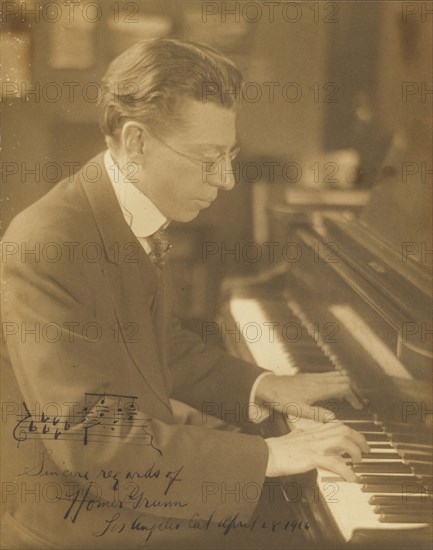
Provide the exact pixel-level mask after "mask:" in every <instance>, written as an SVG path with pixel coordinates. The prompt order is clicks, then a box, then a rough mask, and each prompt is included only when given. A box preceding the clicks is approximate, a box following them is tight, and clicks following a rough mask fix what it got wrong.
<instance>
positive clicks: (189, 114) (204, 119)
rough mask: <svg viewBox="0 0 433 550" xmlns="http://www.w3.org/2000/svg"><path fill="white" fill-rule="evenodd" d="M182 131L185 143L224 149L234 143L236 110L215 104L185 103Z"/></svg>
mask: <svg viewBox="0 0 433 550" xmlns="http://www.w3.org/2000/svg"><path fill="white" fill-rule="evenodd" d="M182 118H183V121H184V124H183V125H182V126H183V128H182V131H181V132H180V134H181V135H182V137H183V138H184V139H185V141H188V142H191V143H197V142H199V143H200V144H201V145H209V146H215V147H221V148H226V147H227V146H231V145H233V144H234V143H235V142H236V110H235V109H228V108H226V107H223V106H222V105H218V104H216V103H204V102H200V101H192V100H191V101H185V103H184V106H183V117H182Z"/></svg>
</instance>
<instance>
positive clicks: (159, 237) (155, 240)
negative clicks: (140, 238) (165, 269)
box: [148, 228, 173, 269]
mask: <svg viewBox="0 0 433 550" xmlns="http://www.w3.org/2000/svg"><path fill="white" fill-rule="evenodd" d="M148 239H149V241H150V243H151V245H152V250H151V251H150V253H149V257H150V260H151V261H152V262H153V263H154V264H155V265H156V266H157V267H159V268H160V269H161V268H162V266H163V265H164V264H165V262H166V261H167V256H168V252H169V251H170V249H171V248H172V247H173V245H172V244H170V241H169V240H168V237H167V231H166V230H165V229H162V228H161V229H158V231H156V232H155V233H154V234H153V235H150V237H148Z"/></svg>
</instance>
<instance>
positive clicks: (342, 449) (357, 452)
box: [325, 437, 362, 462]
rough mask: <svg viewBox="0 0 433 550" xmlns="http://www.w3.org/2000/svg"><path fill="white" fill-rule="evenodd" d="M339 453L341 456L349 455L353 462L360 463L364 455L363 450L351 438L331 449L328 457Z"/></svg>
mask: <svg viewBox="0 0 433 550" xmlns="http://www.w3.org/2000/svg"><path fill="white" fill-rule="evenodd" d="M335 452H337V453H338V454H340V455H343V454H345V453H347V454H348V455H350V457H351V459H352V462H360V461H361V458H362V455H361V449H360V448H359V447H358V445H356V443H354V442H353V441H351V440H350V439H349V438H346V437H345V438H343V439H342V440H341V441H340V442H339V443H338V444H337V445H336V446H335V447H334V446H333V447H330V448H328V450H327V451H326V453H325V454H326V455H330V454H335Z"/></svg>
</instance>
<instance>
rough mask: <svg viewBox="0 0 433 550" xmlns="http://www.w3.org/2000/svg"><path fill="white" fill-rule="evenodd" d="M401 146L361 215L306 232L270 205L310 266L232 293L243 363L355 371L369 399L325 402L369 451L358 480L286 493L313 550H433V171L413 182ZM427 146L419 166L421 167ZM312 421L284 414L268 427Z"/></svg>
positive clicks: (226, 316)
mask: <svg viewBox="0 0 433 550" xmlns="http://www.w3.org/2000/svg"><path fill="white" fill-rule="evenodd" d="M427 143H428V142H427ZM402 144H406V145H407V140H406V141H405V140H402V139H401V136H397V138H396V139H394V143H393V146H392V147H391V152H390V154H389V155H388V157H387V159H385V162H384V169H382V170H381V171H380V176H378V181H377V183H376V185H375V186H374V187H373V189H372V191H371V196H370V200H369V202H368V204H367V205H366V206H365V207H363V209H362V210H361V213H360V214H359V215H353V212H346V211H344V210H343V211H341V210H340V211H338V212H337V211H333V210H332V209H329V210H327V211H322V212H315V213H314V215H312V216H309V217H306V218H305V219H304V220H302V221H300V220H299V216H298V217H296V216H295V218H296V223H293V221H292V219H291V216H290V214H289V213H288V211H287V209H286V206H285V205H282V204H276V205H275V204H274V205H271V206H270V212H271V215H273V216H274V217H275V219H278V223H279V224H280V225H281V226H282V227H283V234H285V235H286V241H287V242H292V243H296V246H297V247H299V248H298V254H297V256H298V260H297V261H296V262H293V261H292V262H287V261H284V260H283V261H281V259H280V261H279V262H275V264H273V265H268V266H267V267H266V268H265V269H263V270H261V271H259V272H258V273H257V274H254V275H252V276H250V277H244V278H242V277H241V278H237V279H231V280H230V279H228V280H226V281H225V284H224V285H223V290H222V296H221V303H222V306H221V310H220V319H219V320H220V321H222V322H223V323H224V325H223V326H224V327H227V328H228V331H227V336H226V338H225V340H226V346H227V348H228V349H229V351H230V352H231V353H234V354H236V355H237V356H239V357H242V358H243V359H247V360H250V361H252V362H254V363H256V364H258V365H259V366H261V367H264V368H266V369H269V370H270V371H273V372H275V373H277V374H285V375H296V374H297V373H306V372H327V371H331V370H334V369H337V370H342V371H344V372H345V373H347V374H348V375H349V376H350V379H351V383H352V388H353V391H354V393H355V395H356V396H357V397H358V399H359V400H360V404H361V406H362V407H361V408H359V409H355V408H352V407H351V405H349V404H348V403H347V402H345V401H344V402H343V401H338V400H329V401H327V402H324V403H320V405H321V406H324V407H327V408H329V409H330V410H332V411H333V412H334V413H335V415H336V417H337V418H338V419H339V420H341V421H343V422H345V423H347V424H348V425H350V426H351V427H352V428H353V429H355V430H358V431H359V432H361V433H362V434H364V436H365V437H366V439H367V441H368V443H369V447H370V452H369V453H368V454H365V455H363V457H362V460H361V462H359V463H354V464H351V467H352V469H353V471H354V472H355V474H356V476H357V482H356V483H349V482H346V481H344V480H343V479H342V478H339V477H338V476H337V475H335V474H333V473H332V472H329V471H326V470H317V471H313V472H309V473H307V474H303V475H302V476H294V477H291V478H288V479H281V487H282V490H283V492H287V487H292V486H293V485H290V482H291V483H293V482H297V483H299V487H301V488H302V487H305V490H303V491H301V492H302V495H301V497H299V498H294V495H293V494H285V497H286V500H287V502H288V505H291V506H292V507H295V509H296V513H299V514H301V516H302V517H303V518H304V519H305V521H308V522H309V525H310V529H309V530H308V531H306V533H307V536H308V541H307V543H308V542H310V543H311V545H312V546H313V545H314V547H319V548H320V547H323V548H339V547H344V548H345V547H348V548H350V547H357V548H362V547H372V548H381V547H384V548H387V547H389V548H391V547H392V548H410V547H413V548H431V546H432V540H433V539H432V523H433V521H432V520H433V508H432V504H433V483H432V482H433V458H432V453H433V445H432V443H433V442H432V427H433V422H432V416H433V402H432V388H433V385H432V377H433V352H432V305H433V299H432V254H431V249H432V229H431V217H432V213H431V208H432V185H431V175H430V181H425V179H424V181H423V179H422V178H421V177H419V178H418V179H416V180H415V179H414V180H413V181H410V182H408V181H403V178H402V177H401V169H400V170H399V169H398V166H399V163H401V161H402V159H408V156H407V152H406V156H404V154H403V152H402ZM419 145H420V148H419V149H418V156H412V157H409V158H411V161H413V162H415V161H416V159H418V160H419V162H420V163H421V162H422V160H421V159H423V160H425V159H428V158H429V157H428V156H425V157H423V155H422V152H421V153H420V151H425V150H426V149H425V144H419ZM421 145H423V147H422V148H421ZM418 160H417V161H418ZM428 177H429V176H428V175H427V178H428ZM284 232H285V233H284ZM429 251H430V252H429ZM271 325H272V327H273V328H272V330H271V329H270V327H271ZM252 327H253V328H252ZM230 330H232V332H229V331H230ZM234 334H237V337H235V336H234ZM308 422H311V421H308V420H300V421H299V422H290V421H287V419H285V418H283V417H282V416H281V417H280V418H278V419H277V421H274V422H272V423H271V422H270V421H269V422H262V423H261V424H260V430H261V432H262V434H263V435H264V436H271V435H272V436H275V435H278V434H280V435H281V434H282V433H284V432H286V433H287V431H288V430H292V429H308ZM349 464H350V463H349ZM288 483H289V485H288ZM285 488H286V489H285ZM295 496H299V494H298V495H295Z"/></svg>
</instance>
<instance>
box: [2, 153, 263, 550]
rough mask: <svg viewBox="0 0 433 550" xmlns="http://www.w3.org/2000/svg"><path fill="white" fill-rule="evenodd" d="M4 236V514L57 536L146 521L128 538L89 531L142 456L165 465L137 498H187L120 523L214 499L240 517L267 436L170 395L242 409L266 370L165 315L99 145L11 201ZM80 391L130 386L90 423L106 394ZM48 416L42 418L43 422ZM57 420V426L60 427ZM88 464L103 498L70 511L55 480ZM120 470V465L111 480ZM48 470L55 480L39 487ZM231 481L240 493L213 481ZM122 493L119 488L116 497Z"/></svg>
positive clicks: (249, 507) (83, 540)
mask: <svg viewBox="0 0 433 550" xmlns="http://www.w3.org/2000/svg"><path fill="white" fill-rule="evenodd" d="M4 241H5V243H9V246H10V248H9V249H8V250H9V251H10V252H11V253H10V254H9V255H8V257H7V258H5V260H4V262H3V308H4V325H3V326H4V327H7V328H6V330H5V334H4V335H3V340H4V341H5V342H6V348H7V352H8V355H9V358H10V363H11V365H12V368H13V372H14V375H15V378H16V381H17V389H18V390H19V392H20V394H21V396H20V395H17V394H16V392H15V389H14V387H13V386H14V384H15V382H14V381H13V379H12V378H9V374H8V367H7V364H6V362H5V366H4V371H5V377H6V378H7V379H8V380H9V384H8V387H7V388H6V389H5V390H4V391H5V393H6V395H4V396H3V401H5V400H6V401H7V402H8V403H9V405H8V406H9V409H8V410H9V411H10V412H11V414H9V416H8V423H7V424H6V428H5V429H4V430H3V432H4V435H3V437H4V439H5V442H6V443H7V444H8V447H7V448H8V450H7V456H6V458H4V464H5V462H7V467H6V468H5V471H6V474H4V480H5V481H7V482H8V483H9V485H8V490H9V493H8V495H7V498H6V506H7V510H8V514H9V515H8V522H11V521H12V519H11V516H12V517H13V518H14V519H13V521H14V522H15V521H17V522H19V525H21V527H20V528H21V530H22V532H23V533H24V532H27V531H28V532H29V533H33V534H35V536H36V537H40V538H41V540H43V541H46V543H47V544H48V543H50V544H53V545H54V546H58V547H61V546H62V544H63V545H65V547H68V548H72V547H74V544H75V545H77V547H78V546H81V547H89V548H93V547H97V546H98V544H99V545H101V546H103V547H107V548H108V547H111V546H110V544H113V545H114V546H113V547H124V548H126V547H127V543H126V542H125V541H128V540H135V543H131V544H132V545H133V546H134V544H137V537H139V536H140V537H141V539H140V540H143V534H142V533H138V534H137V533H134V532H132V531H131V535H130V537H129V538H128V536H129V535H125V537H123V534H122V535H118V534H117V533H116V534H113V541H112V542H109V541H111V539H109V537H110V536H111V534H110V533H109V534H106V535H105V536H104V537H101V538H98V537H95V536H94V535H92V533H95V532H99V531H101V530H102V529H103V527H104V526H105V525H106V523H105V522H106V521H107V518H109V517H111V516H112V515H113V514H114V513H115V512H118V511H119V510H117V509H116V510H113V509H110V508H106V507H104V506H102V504H100V503H101V502H110V501H112V500H113V494H114V493H113V491H116V490H117V491H118V492H119V491H120V493H122V491H126V489H125V485H126V480H125V479H123V477H124V476H125V474H126V472H143V471H144V470H146V469H148V467H149V466H150V465H152V464H154V466H153V470H154V471H155V470H156V469H159V470H160V472H161V475H160V476H159V477H157V476H156V477H153V478H152V479H146V480H145V481H146V482H145V483H144V490H145V496H146V498H147V501H146V502H148V503H149V502H153V501H154V500H158V499H159V500H163V499H164V498H165V499H167V500H169V501H170V502H174V501H178V502H182V503H187V504H186V505H185V506H183V507H182V506H180V505H179V506H177V505H167V507H164V506H149V507H147V508H146V509H143V508H142V507H141V505H140V506H139V507H137V508H136V510H134V509H133V507H132V506H124V507H123V509H122V510H120V512H121V513H122V518H123V517H126V518H127V520H125V521H126V526H125V532H126V530H127V529H128V527H129V525H130V524H129V523H128V522H130V521H131V520H132V519H133V518H134V517H136V516H137V515H139V514H147V515H148V514H152V515H153V516H158V517H159V518H160V519H161V517H164V518H165V517H177V518H181V519H183V520H189V518H191V517H192V516H193V514H194V513H199V514H200V516H201V517H205V516H206V517H208V516H209V515H210V514H211V513H212V512H214V514H215V515H214V519H215V518H218V519H219V518H222V517H224V516H225V515H229V514H237V513H238V514H239V516H238V518H239V519H244V520H246V519H248V518H249V517H250V516H251V514H252V513H253V511H254V507H255V504H256V502H255V500H254V499H251V498H245V493H244V494H243V493H242V491H243V488H244V487H245V486H248V484H254V485H255V486H257V487H259V488H260V487H261V486H262V483H263V481H264V477H265V470H266V465H267V459H268V452H267V447H266V444H265V443H264V441H263V439H262V438H261V437H259V436H252V435H246V434H241V433H234V432H230V431H223V430H214V429H209V428H208V427H207V426H206V424H203V425H202V426H197V425H196V426H188V425H182V424H177V423H176V421H175V419H174V416H173V412H172V408H171V405H170V401H169V397H172V398H175V399H177V400H180V401H183V402H185V403H188V404H190V405H192V406H194V407H196V408H198V409H199V410H201V409H202V405H203V403H207V402H208V403H210V405H209V410H212V411H213V412H214V414H222V417H223V419H225V414H226V413H227V414H228V415H229V411H230V410H233V409H235V410H236V407H238V409H237V410H238V411H239V410H241V412H242V407H243V405H244V404H245V403H247V402H248V399H249V393H250V390H251V387H252V384H253V382H254V380H255V379H256V377H257V376H258V375H259V374H260V373H261V372H263V371H262V369H259V368H258V367H256V366H253V365H250V364H249V363H246V362H243V361H241V360H238V359H235V358H233V357H231V356H229V355H228V354H226V353H225V352H224V351H222V350H221V349H219V348H217V347H214V348H207V347H206V346H205V345H204V344H203V343H202V341H201V339H200V338H199V337H198V336H196V335H194V334H193V333H191V332H188V331H186V330H183V329H182V328H181V326H180V323H179V322H178V321H176V320H174V319H173V318H172V315H171V302H172V297H171V285H170V268H169V262H168V264H166V266H164V268H163V269H162V272H161V273H159V272H158V270H157V268H156V267H155V266H154V265H153V264H152V263H151V261H150V260H149V258H148V256H147V254H146V253H145V252H144V250H143V249H142V247H141V245H140V244H139V242H138V241H137V239H136V238H135V236H134V235H133V233H132V232H131V230H130V228H129V227H128V225H127V224H126V222H125V220H124V218H123V215H122V212H121V210H120V207H119V205H118V203H117V200H116V197H115V194H114V191H113V189H112V186H111V183H110V181H109V178H108V175H107V173H106V171H105V167H104V163H103V155H102V154H100V155H98V156H97V157H95V158H94V159H92V161H90V163H89V164H88V165H86V166H85V167H84V168H83V169H82V170H80V171H78V173H77V174H76V175H75V176H74V178H73V180H72V181H67V180H65V181H62V182H60V183H59V184H58V185H56V187H55V188H54V189H52V190H51V191H50V192H49V193H48V194H47V195H45V196H44V197H43V198H42V199H40V200H39V201H38V202H37V203H35V204H33V205H32V206H31V207H30V208H28V209H26V210H25V211H24V212H22V213H21V214H19V215H18V216H17V217H16V218H15V219H14V221H13V222H12V224H11V226H10V227H9V228H8V231H7V232H6V235H5V238H4ZM10 243H12V244H10ZM32 249H33V250H35V251H36V252H35V253H33V254H32V253H31V252H30V251H31V250H32ZM13 251H15V252H16V253H14V252H13ZM59 327H60V328H61V332H59ZM15 329H16V330H15ZM31 330H33V331H34V332H33V333H32V332H31ZM26 331H27V332H26ZM86 393H87V394H101V395H102V396H103V394H104V393H105V394H106V395H107V396H108V397H107V402H110V406H111V405H112V403H113V400H114V401H115V398H114V397H110V396H112V395H120V396H135V397H136V399H135V400H133V401H134V403H135V405H136V410H133V414H132V419H131V418H129V420H130V421H128V419H126V418H125V417H123V416H122V421H120V422H117V425H113V426H110V419H111V420H113V415H112V413H113V411H112V410H111V409H110V410H109V411H107V410H105V415H106V416H107V417H109V418H107V419H106V418H104V420H103V422H102V423H99V424H97V425H96V428H98V429H99V432H96V429H95V426H94V425H93V424H92V423H94V422H95V419H97V420H98V415H100V414H101V411H102V414H104V409H103V403H102V401H101V400H102V399H103V397H101V398H98V397H95V396H93V397H92V396H89V395H88V396H87V400H88V401H87V404H89V402H90V403H91V406H90V407H89V409H87V410H85V411H84V412H78V411H80V410H81V409H82V408H83V406H84V404H85V396H84V394H86ZM21 399H22V400H23V401H24V402H25V403H26V407H27V409H28V410H29V412H30V413H31V414H32V416H31V417H30V416H29V417H28V418H24V421H23V422H22V423H21V424H19V425H18V427H17V423H18V422H19V420H20V418H22V417H19V416H17V411H16V410H15V409H16V406H15V403H18V402H19V401H20V400H21ZM89 399H90V401H89ZM92 400H93V401H92ZM98 400H99V401H98ZM123 401H125V400H124V399H123ZM49 403H54V405H51V408H50V409H49V413H50V412H51V416H50V418H49V419H48V420H47V419H46V418H42V419H41V416H40V414H39V415H38V413H40V412H41V411H42V409H43V408H44V407H46V406H47V404H49ZM71 403H73V404H74V405H71ZM101 403H102V404H101ZM106 404H107V403H106ZM71 406H73V407H75V408H74V413H75V417H74V418H73V419H72V421H71V422H70V424H69V425H65V424H64V422H63V421H64V420H65V418H62V419H61V422H60V423H59V424H57V425H56V426H55V425H54V423H53V422H55V420H56V419H55V416H56V412H55V411H56V410H59V409H58V407H60V408H61V412H62V414H63V415H67V413H68V411H69V412H70V411H71V410H72V409H71ZM56 407H57V409H56ZM239 407H240V409H239ZM27 409H26V410H27ZM53 411H54V412H53ZM19 412H22V409H20V411H19ZM123 413H124V411H123V412H121V414H122V415H123ZM27 416H28V415H27ZM234 417H235V415H234V414H232V415H231V416H227V418H228V419H229V420H233V419H234ZM32 420H34V421H35V422H34V423H33V424H32V425H30V424H31V422H32ZM117 420H119V419H117ZM99 421H101V418H99ZM44 426H46V427H45V429H49V432H47V433H45V434H44V433H41V432H42V430H43V428H44ZM98 426H99V427H98ZM144 426H145V427H144ZM14 428H15V434H13V429H14ZM56 428H61V429H60V430H59V431H60V432H61V435H60V436H59V437H58V438H57V439H56V438H55V437H54V435H53V433H55V429H56ZM112 428H113V429H112ZM111 429H112V430H111ZM32 430H33V431H32ZM101 430H102V431H101ZM110 430H111V431H110ZM84 433H86V434H87V437H88V438H87V441H86V444H84V442H85V440H84V437H83V434H84ZM97 434H99V436H97ZM101 434H102V435H101ZM42 462H43V468H42V466H41V464H42ZM40 466H41V467H40ZM181 467H182V469H181V470H180V473H179V475H178V478H179V479H180V478H181V481H177V480H176V481H174V482H173V483H172V485H171V487H170V489H169V491H168V492H167V494H165V495H164V491H165V490H166V488H167V483H168V480H169V479H170V475H171V477H174V474H173V472H174V471H176V470H178V469H179V468H181ZM41 468H42V469H43V472H40V473H38V471H39V470H40V469H41ZM88 470H90V472H91V473H89V476H88V478H89V479H92V480H94V481H95V484H93V485H92V486H91V490H90V493H89V494H88V498H90V496H89V495H93V494H94V493H95V495H96V496H95V499H96V497H97V498H98V500H97V502H98V503H99V504H98V505H96V504H95V503H94V504H93V505H92V506H91V507H90V508H91V510H87V507H86V506H87V505H86V506H83V507H82V508H81V509H80V513H79V514H78V516H77V518H76V520H75V522H73V521H72V519H73V513H72V512H73V511H74V512H75V511H76V508H73V510H71V511H70V513H69V515H67V514H66V512H67V510H68V508H69V506H70V504H71V502H70V500H69V501H68V500H59V498H60V499H64V498H65V495H64V492H63V485H62V484H66V483H67V482H68V481H69V482H70V481H71V476H72V475H73V474H72V472H73V473H75V478H74V481H77V479H78V481H80V483H81V486H82V484H85V483H88V481H89V479H87V480H86V479H82V478H81V477H80V476H79V474H78V473H77V472H81V474H83V473H84V472H86V471H88ZM44 472H47V473H44ZM110 472H111V474H110ZM116 472H117V473H119V477H120V478H122V482H121V483H120V484H119V485H118V486H117V488H116V482H115V477H114V476H115V474H116ZM170 472H171V474H170ZM96 473H98V477H97V478H96V477H95V476H96ZM5 475H6V477H5ZM122 476H123V477H122ZM133 479H135V481H137V479H138V478H133ZM49 482H51V483H52V482H55V483H56V484H57V485H58V486H57V488H56V487H55V486H54V485H53V486H52V487H51V489H52V492H51V493H50V494H49V493H48V492H47V493H46V494H43V491H44V490H45V489H44V484H45V485H46V484H47V483H49ZM140 482H141V480H140ZM23 483H24V484H25V485H24V490H26V491H27V490H29V491H30V490H32V489H33V490H34V488H35V483H40V488H39V491H40V494H39V495H37V497H35V498H34V497H32V496H31V495H30V496H29V495H28V494H27V496H23V493H22V491H23V487H22V484H23ZM96 483H97V484H98V487H97V488H96ZM20 484H21V485H20ZM59 487H60V489H59ZM70 487H72V486H70ZM140 487H141V486H140ZM236 487H237V489H238V494H239V495H240V498H234V497H233V495H232V496H230V495H229V496H227V495H225V494H224V495H222V492H224V491H225V490H226V489H227V490H230V488H231V489H233V488H236ZM130 489H131V486H130V487H129V489H128V490H129V491H130ZM59 490H60V492H61V494H60V496H59V494H57V492H58V491H59ZM47 491H48V490H47ZM74 491H75V486H74V489H73V491H72V493H71V491H69V494H72V495H74V494H75V492H74ZM98 491H99V494H98ZM211 493H213V496H212V498H211V497H210V494H211ZM137 494H138V493H134V495H135V496H137ZM48 495H49V496H48ZM53 495H54V496H53ZM81 496H82V495H81ZM125 496H126V493H125V492H123V493H122V494H119V495H118V497H119V499H120V500H121V499H122V498H125ZM129 496H130V495H129ZM221 496H223V498H221ZM37 500H39V502H35V501H37ZM95 502H96V501H95ZM65 514H66V515H67V517H66V519H64V516H65ZM133 535H134V537H135V538H133ZM119 536H122V537H123V538H122V539H120V538H119ZM35 540H36V539H35ZM35 544H36V543H35Z"/></svg>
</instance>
